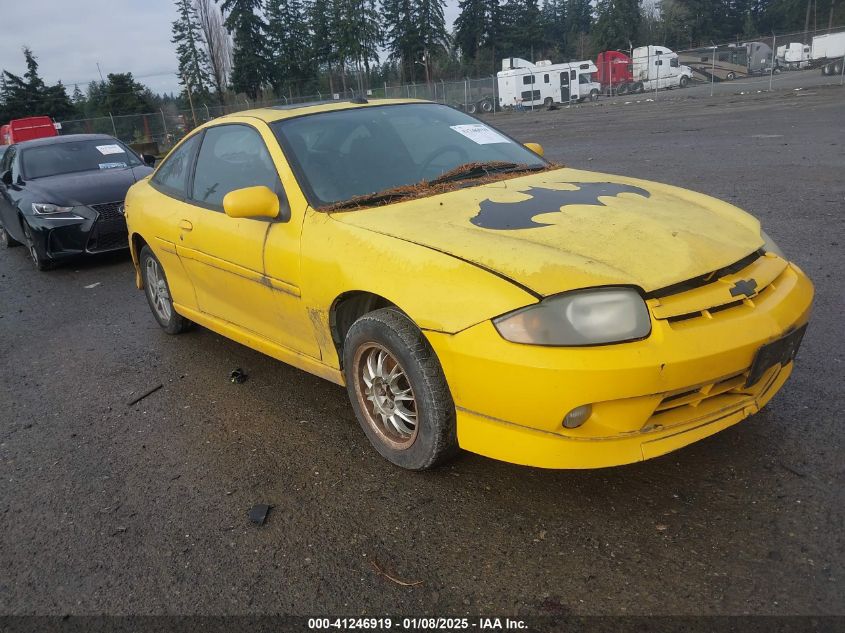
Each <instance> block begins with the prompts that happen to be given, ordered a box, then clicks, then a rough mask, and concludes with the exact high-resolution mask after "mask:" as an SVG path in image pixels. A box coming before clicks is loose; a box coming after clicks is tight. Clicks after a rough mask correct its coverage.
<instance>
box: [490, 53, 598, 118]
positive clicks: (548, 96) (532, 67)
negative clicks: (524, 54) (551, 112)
mask: <svg viewBox="0 0 845 633" xmlns="http://www.w3.org/2000/svg"><path fill="white" fill-rule="evenodd" d="M597 70H598V69H597V68H596V65H595V64H594V63H593V62H591V61H579V62H567V63H564V64H553V63H552V62H551V61H549V60H543V61H538V62H537V63H535V64H532V63H531V62H529V61H527V60H525V59H520V58H519V57H507V58H505V59H503V60H502V70H501V71H499V73H498V74H497V75H496V82H497V87H498V92H499V107H500V108H508V107H519V106H520V105H521V106H522V107H526V108H534V107H538V106H547V107H548V106H550V105H552V104H555V103H561V104H569V103H571V102H573V101H584V100H585V99H591V100H596V99H598V96H599V92H600V90H601V86H600V85H599V83H598V82H596V81H594V79H593V74H594V73H595V72H596V71H597Z"/></svg>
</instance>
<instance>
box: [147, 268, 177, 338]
mask: <svg viewBox="0 0 845 633" xmlns="http://www.w3.org/2000/svg"><path fill="white" fill-rule="evenodd" d="M145 276H146V286H147V295H148V296H149V297H150V304H151V305H152V306H153V310H155V312H156V314H157V315H158V317H159V318H160V319H161V320H162V321H164V322H165V323H168V322H169V321H170V317H172V316H173V303H172V301H171V300H170V291H169V290H168V288H167V281H166V280H165V278H164V272H163V271H162V269H161V266H160V265H159V263H158V262H157V261H156V260H155V259H153V258H152V257H150V258H149V259H147V265H146V275H145Z"/></svg>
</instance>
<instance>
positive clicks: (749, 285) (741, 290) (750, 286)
mask: <svg viewBox="0 0 845 633" xmlns="http://www.w3.org/2000/svg"><path fill="white" fill-rule="evenodd" d="M756 289H757V282H756V281H755V280H754V279H740V280H739V281H738V282H736V283H735V284H734V285H733V288H731V296H732V297H738V296H739V295H745V296H746V297H750V296H751V295H753V294H754V291H755V290H756Z"/></svg>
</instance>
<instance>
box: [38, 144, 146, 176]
mask: <svg viewBox="0 0 845 633" xmlns="http://www.w3.org/2000/svg"><path fill="white" fill-rule="evenodd" d="M21 161H22V167H23V175H24V178H27V179H34V178H45V177H47V176H57V175H59V174H70V173H74V172H80V171H99V170H103V169H125V168H127V167H135V166H137V165H140V164H141V161H140V160H139V159H138V156H136V155H135V152H133V151H132V150H130V149H127V147H126V146H125V145H123V144H122V143H120V142H119V141H117V140H116V139H108V138H105V139H95V140H85V141H70V142H66V143H51V144H50V145H41V146H38V147H29V148H26V149H23V151H22V153H21Z"/></svg>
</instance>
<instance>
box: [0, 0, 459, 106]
mask: <svg viewBox="0 0 845 633" xmlns="http://www.w3.org/2000/svg"><path fill="white" fill-rule="evenodd" d="M457 4H458V0H447V8H446V21H447V25H449V26H450V28H451V24H452V22H453V21H454V19H455V17H456V15H457ZM71 6H72V7H73V8H71ZM175 17H176V10H175V8H174V4H173V0H0V68H2V69H5V70H8V71H9V72H12V73H15V74H17V75H20V74H22V73H23V72H25V70H26V67H25V65H24V61H23V54H22V53H21V48H22V47H23V46H29V47H30V48H31V49H32V50H33V52H34V53H35V56H36V57H37V58H38V64H39V72H40V74H41V76H42V78H43V79H44V80H45V81H46V82H47V83H51V84H52V83H55V82H57V81H58V80H60V79H61V80H62V81H63V82H64V84H65V85H66V86H67V87H68V94H71V93H72V92H73V86H74V84H79V87H80V88H81V89H82V90H85V86H86V85H87V84H88V83H89V82H90V81H93V80H96V79H99V74H98V71H97V63H98V62H99V64H100V69H101V70H102V73H103V77H105V76H106V75H107V74H108V73H118V72H131V73H132V74H133V75H134V76H135V78H136V79H138V80H139V81H140V82H142V83H143V84H145V85H147V86H149V87H150V88H151V89H152V90H153V91H155V92H178V90H179V83H178V81H177V79H176V75H175V72H176V53H175V52H174V50H173V44H171V43H170V37H171V36H170V25H171V23H172V22H173V20H174V19H175Z"/></svg>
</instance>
